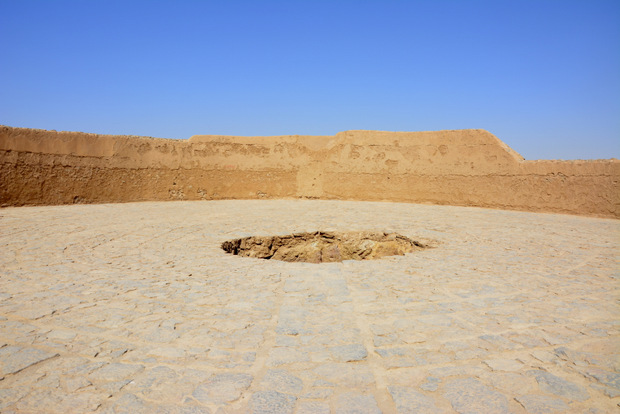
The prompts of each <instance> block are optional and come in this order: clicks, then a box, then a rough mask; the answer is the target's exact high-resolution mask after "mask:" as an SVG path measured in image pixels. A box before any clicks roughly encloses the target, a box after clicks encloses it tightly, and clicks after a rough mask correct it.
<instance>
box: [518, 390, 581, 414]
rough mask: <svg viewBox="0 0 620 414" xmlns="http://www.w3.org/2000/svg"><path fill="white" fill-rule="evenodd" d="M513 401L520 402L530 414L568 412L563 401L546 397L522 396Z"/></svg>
mask: <svg viewBox="0 0 620 414" xmlns="http://www.w3.org/2000/svg"><path fill="white" fill-rule="evenodd" d="M515 400H517V401H518V402H520V403H521V405H523V407H524V408H525V409H526V410H527V412H528V413H530V414H547V413H549V414H551V413H565V412H568V411H569V406H568V405H566V403H565V402H564V401H562V400H561V399H559V398H554V397H550V396H548V395H537V394H529V395H522V396H520V397H516V398H515Z"/></svg>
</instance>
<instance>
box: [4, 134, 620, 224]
mask: <svg viewBox="0 0 620 414" xmlns="http://www.w3.org/2000/svg"><path fill="white" fill-rule="evenodd" d="M619 181H620V161H618V160H615V159H611V160H596V161H525V160H523V158H522V157H521V156H520V155H519V154H517V153H516V152H515V151H513V150H512V149H510V148H509V147H508V146H507V145H505V144H504V143H503V142H501V141H500V140H499V139H498V138H497V137H495V136H494V135H493V134H491V133H489V132H487V131H484V130H457V131H437V132H380V131H346V132H341V133H338V134H336V135H334V136H278V137H228V136H213V135H197V136H193V137H191V138H190V139H189V140H170V139H158V138H147V137H135V136H118V135H96V134H87V133H80V132H56V131H45V130H35V129H27V128H13V127H7V126H0V205H4V206H17V205H29V204H30V205H32V204H69V203H104V202H105V203H108V202H128V201H146V200H199V199H233V198H244V199H249V198H297V197H301V198H321V199H351V200H388V201H401V202H415V203H435V204H451V205H461V206H479V207H491V208H502V209H514V210H524V211H542V212H556V213H570V214H580V215H590V216H600V217H615V218H620V188H619V187H620V186H619Z"/></svg>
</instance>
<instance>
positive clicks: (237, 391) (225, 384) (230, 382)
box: [192, 373, 254, 404]
mask: <svg viewBox="0 0 620 414" xmlns="http://www.w3.org/2000/svg"><path fill="white" fill-rule="evenodd" d="M253 379H254V378H253V377H252V375H250V374H235V373H230V374H217V375H215V376H214V377H212V378H210V379H209V380H208V381H207V382H205V383H203V384H200V385H199V386H198V387H196V389H195V390H194V392H193V393H192V396H193V397H194V398H196V400H198V401H200V402H202V403H207V404H208V403H210V404H222V403H227V402H232V401H236V400H238V399H239V397H241V394H242V393H243V391H245V390H246V389H248V388H249V387H250V384H252V380H253Z"/></svg>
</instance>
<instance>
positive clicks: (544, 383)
mask: <svg viewBox="0 0 620 414" xmlns="http://www.w3.org/2000/svg"><path fill="white" fill-rule="evenodd" d="M527 374H528V375H531V376H533V377H534V378H536V381H538V385H539V387H540V389H541V390H542V391H544V392H547V393H550V394H554V395H559V396H560V397H564V398H567V399H569V400H571V401H585V400H587V399H588V398H590V395H589V394H588V391H587V390H586V389H585V388H584V387H582V386H580V385H577V384H575V383H573V382H570V381H567V380H565V379H563V378H560V377H558V376H555V375H553V374H551V373H549V372H547V371H542V370H531V371H528V372H527Z"/></svg>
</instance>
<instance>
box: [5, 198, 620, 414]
mask: <svg viewBox="0 0 620 414" xmlns="http://www.w3.org/2000/svg"><path fill="white" fill-rule="evenodd" d="M315 230H337V231H361V230H370V231H374V230H377V231H394V232H398V233H400V234H403V235H405V236H407V237H411V238H412V239H414V240H415V239H416V238H418V237H424V238H429V239H434V240H438V241H439V242H440V244H439V246H438V247H436V248H433V249H427V250H423V251H418V252H414V253H409V254H407V255H406V256H397V257H389V258H383V259H381V260H371V261H345V262H342V263H323V264H308V263H286V262H280V261H275V260H261V259H251V258H242V257H238V256H232V255H228V254H226V253H225V252H224V251H223V250H222V249H221V248H220V245H221V243H222V242H223V241H225V240H230V239H234V238H240V237H245V236H251V235H275V234H290V233H295V232H304V231H315ZM619 258H620V222H619V221H617V220H605V219H593V218H584V217H575V216H566V215H552V214H534V213H520V212H508V211H498V210H485V209H476V208H462V207H442V206H426V205H412V204H396V203H367V202H342V201H291V200H289V201H272V200H263V201H210V202H207V201H204V202H203V201H195V202H158V203H156V202H149V203H132V204H116V205H75V206H56V207H24V208H6V209H2V210H0V347H1V348H0V378H3V379H2V380H0V412H2V413H11V412H27V413H39V412H41V413H43V412H45V413H54V412H60V413H72V412H75V413H84V412H90V411H95V412H105V413H114V412H131V413H141V412H144V413H153V412H162V413H164V412H165V413H175V412H183V413H202V412H207V413H208V412H211V413H216V412H217V413H226V412H266V413H267V412H268V413H277V412H297V413H308V412H313V413H323V412H325V413H327V412H330V411H331V412H335V413H352V412H358V413H375V412H377V413H378V412H385V413H392V412H401V413H410V412H416V413H417V412H420V413H436V412H461V413H464V412H514V413H525V412H530V413H537V412H592V413H596V412H599V413H607V412H613V411H617V410H618V407H617V404H618V403H619V401H620V375H619V372H620V362H619V358H618V352H619V351H618V350H619V349H620V339H619V338H620V336H619V328H620V322H619V321H618V315H619V312H618V310H619V308H618V302H617V301H618V298H619V296H618V288H619V286H618V277H619V269H620V266H619V264H618V260H619Z"/></svg>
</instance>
